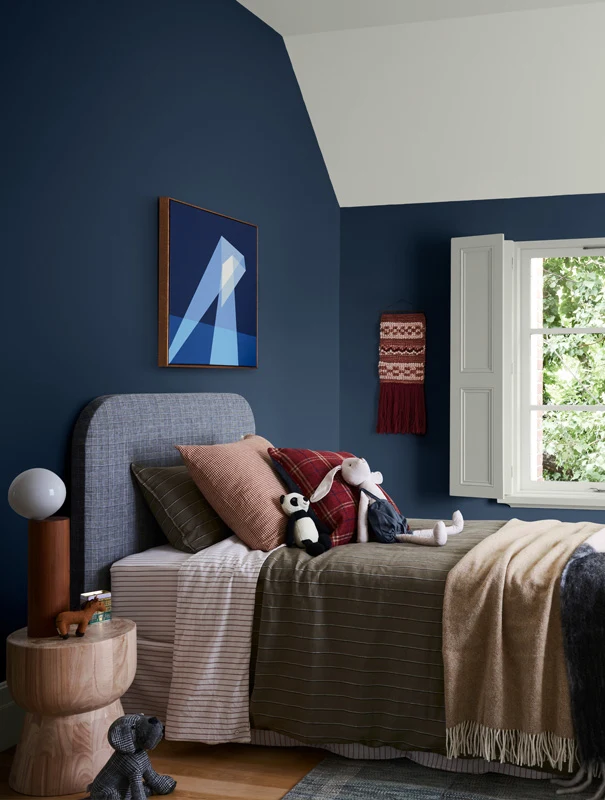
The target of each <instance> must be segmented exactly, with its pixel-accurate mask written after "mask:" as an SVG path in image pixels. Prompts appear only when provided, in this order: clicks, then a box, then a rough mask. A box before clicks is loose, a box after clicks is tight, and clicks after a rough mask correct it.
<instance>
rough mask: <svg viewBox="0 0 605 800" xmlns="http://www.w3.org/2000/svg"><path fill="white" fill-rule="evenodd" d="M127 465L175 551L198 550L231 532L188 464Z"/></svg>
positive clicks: (196, 551)
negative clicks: (162, 465)
mask: <svg viewBox="0 0 605 800" xmlns="http://www.w3.org/2000/svg"><path fill="white" fill-rule="evenodd" d="M130 467H131V469H132V473H133V475H134V476H135V478H136V479H137V482H138V484H139V486H140V487H141V490H142V492H143V497H144V498H145V500H146V501H147V505H148V506H149V508H150V509H151V512H152V514H153V516H154V517H155V518H156V520H157V522H158V525H159V526H160V528H161V529H162V531H163V533H164V536H165V537H166V538H167V539H168V541H169V542H170V544H171V545H172V546H173V547H176V549H177V550H182V551H183V552H184V553H198V552H199V551H200V550H204V549H205V548H206V547H210V545H212V544H216V543H217V542H222V541H223V539H226V538H227V537H228V536H232V535H233V534H232V533H231V531H230V530H229V528H228V527H227V526H226V525H225V523H224V522H223V520H222V519H221V518H220V517H219V515H218V514H217V513H216V511H215V510H214V509H213V508H212V506H211V505H210V503H209V502H208V501H207V500H206V498H205V497H204V496H203V495H202V494H201V492H200V490H199V489H198V488H197V486H196V485H195V483H194V482H193V480H192V478H191V475H190V474H189V472H188V471H187V467H184V466H180V465H179V466H177V467H143V466H141V465H139V464H131V465H130Z"/></svg>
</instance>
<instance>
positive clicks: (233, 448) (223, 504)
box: [177, 436, 287, 551]
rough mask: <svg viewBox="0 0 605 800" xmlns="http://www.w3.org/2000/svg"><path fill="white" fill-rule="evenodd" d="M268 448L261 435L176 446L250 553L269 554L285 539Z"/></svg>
mask: <svg viewBox="0 0 605 800" xmlns="http://www.w3.org/2000/svg"><path fill="white" fill-rule="evenodd" d="M270 447H272V445H271V442H268V441H267V440H266V439H263V437H262V436H247V437H246V438H245V439H241V440H240V441H239V442H233V443H232V444H208V445H179V446H178V447H177V449H178V451H179V452H180V454H181V456H182V458H183V461H184V462H185V464H186V466H187V469H188V470H189V473H190V474H191V477H192V478H193V480H194V481H195V483H196V485H197V487H198V489H199V490H200V491H201V492H202V494H203V495H204V497H205V498H206V499H207V500H208V502H209V503H210V504H211V505H212V507H213V508H214V510H215V511H216V512H217V513H218V514H219V515H220V516H221V518H222V519H223V520H224V522H226V523H227V525H228V526H229V527H230V528H231V530H232V531H233V533H235V534H236V535H237V536H238V537H239V538H240V539H241V540H242V542H244V543H245V544H247V545H248V547H251V548H252V549H253V550H265V551H268V550H273V549H274V548H275V547H277V546H278V545H280V544H283V543H284V542H285V539H286V524H287V517H286V515H285V514H284V513H283V511H282V510H281V506H280V504H279V498H280V495H282V494H284V486H283V484H282V483H281V481H280V480H279V478H278V477H277V474H276V472H275V470H274V469H273V466H272V464H271V459H270V458H269V454H268V452H267V450H268V449H269V448H270Z"/></svg>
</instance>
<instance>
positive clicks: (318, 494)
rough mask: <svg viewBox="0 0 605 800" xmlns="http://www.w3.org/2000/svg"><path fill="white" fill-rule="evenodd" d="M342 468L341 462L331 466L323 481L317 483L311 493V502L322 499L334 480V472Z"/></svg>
mask: <svg viewBox="0 0 605 800" xmlns="http://www.w3.org/2000/svg"><path fill="white" fill-rule="evenodd" d="M341 469H342V464H339V465H338V466H337V467H333V468H332V469H331V470H330V471H329V472H328V474H327V475H326V477H325V478H324V479H323V481H322V482H321V483H320V484H319V486H318V487H317V489H316V490H315V491H314V492H313V494H312V495H311V502H312V503H317V502H318V501H319V500H323V498H324V497H325V496H326V495H327V494H328V492H329V491H330V489H331V488H332V482H333V481H334V476H335V475H336V473H337V472H338V471H339V470H341Z"/></svg>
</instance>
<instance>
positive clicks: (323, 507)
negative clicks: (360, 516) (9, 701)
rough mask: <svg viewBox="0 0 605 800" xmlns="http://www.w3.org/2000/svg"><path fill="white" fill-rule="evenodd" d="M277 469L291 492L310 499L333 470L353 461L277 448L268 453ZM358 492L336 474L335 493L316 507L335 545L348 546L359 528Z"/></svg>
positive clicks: (322, 452)
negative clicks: (344, 462)
mask: <svg viewBox="0 0 605 800" xmlns="http://www.w3.org/2000/svg"><path fill="white" fill-rule="evenodd" d="M269 455H270V456H271V458H272V459H273V461H274V462H275V466H276V469H277V470H278V471H279V472H280V474H283V473H284V472H285V473H286V474H287V476H288V478H289V480H288V481H287V484H288V488H289V490H290V491H299V492H301V493H302V494H304V495H306V496H307V497H310V496H311V495H312V494H313V492H314V491H315V489H317V487H318V486H319V484H320V483H321V481H322V479H323V478H324V477H325V475H326V473H327V472H329V471H330V470H331V469H332V467H336V466H337V465H338V464H341V463H342V462H343V460H344V459H345V458H354V456H353V454H352V453H332V452H330V451H327V450H296V449H293V448H287V447H282V448H276V447H272V448H271V449H270V450H269ZM358 503H359V490H358V489H355V488H354V487H353V486H349V484H348V483H345V482H344V481H343V479H342V476H341V474H340V472H338V473H336V477H335V478H334V483H333V484H332V489H331V490H330V492H329V493H328V494H327V495H326V496H325V497H324V499H323V500H320V501H319V503H313V509H314V510H315V513H316V514H317V516H318V517H319V519H320V520H321V521H322V522H323V523H324V524H325V525H326V526H327V528H328V529H329V530H330V531H331V532H332V545H333V546H334V547H337V546H338V545H341V544H349V542H350V541H351V540H353V539H354V537H355V530H356V528H357V506H358Z"/></svg>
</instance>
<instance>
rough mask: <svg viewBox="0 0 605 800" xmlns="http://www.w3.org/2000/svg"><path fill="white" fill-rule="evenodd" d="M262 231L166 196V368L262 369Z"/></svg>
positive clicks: (162, 359) (162, 342) (162, 349)
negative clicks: (259, 341) (259, 254)
mask: <svg viewBox="0 0 605 800" xmlns="http://www.w3.org/2000/svg"><path fill="white" fill-rule="evenodd" d="M257 238H258V229H257V227H256V225H252V224H251V223H249V222H241V221H240V220H237V219H233V218H232V217H226V216H223V215H222V214H217V213H215V212H213V211H207V210H206V209H203V208H198V207H197V206H192V205H189V204H188V203H183V202H180V201H179V200H173V199H172V198H168V197H161V198H160V293H159V294H160V314H159V322H160V331H159V334H160V336H159V363H160V366H166V367H256V363H257V284H258V264H257Z"/></svg>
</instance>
